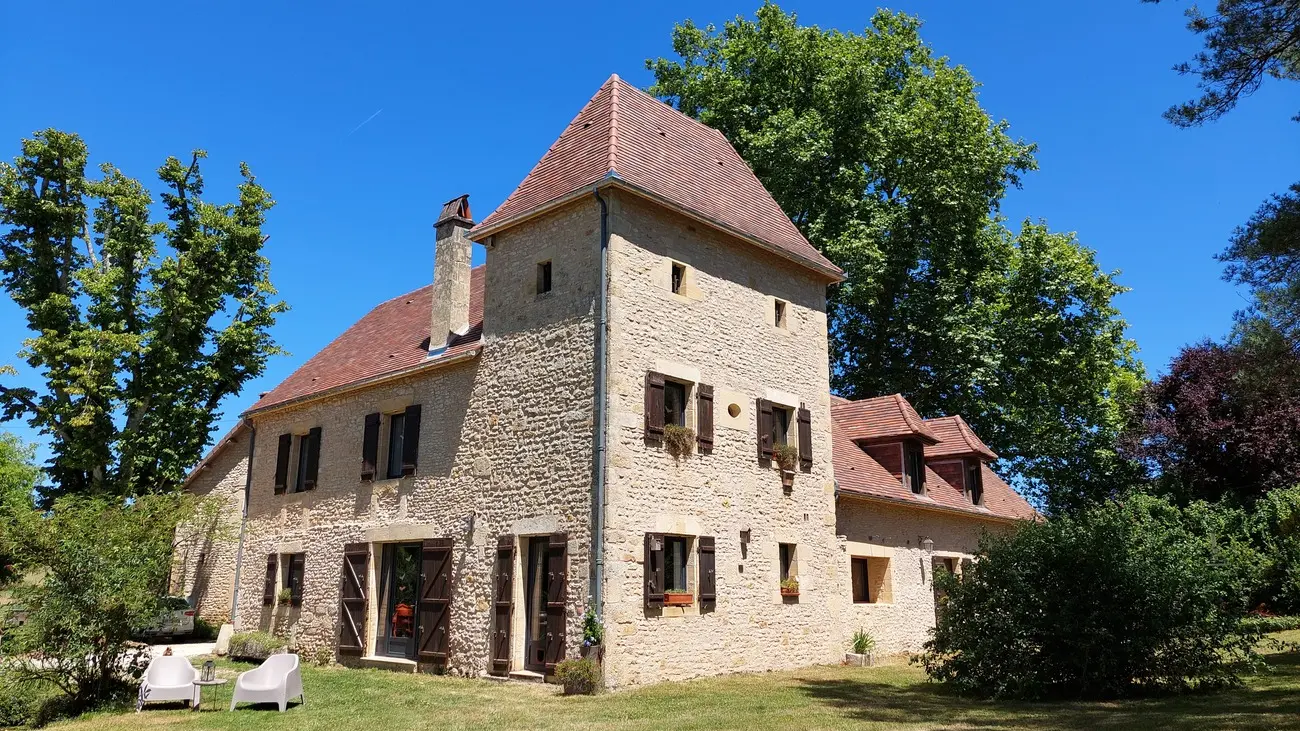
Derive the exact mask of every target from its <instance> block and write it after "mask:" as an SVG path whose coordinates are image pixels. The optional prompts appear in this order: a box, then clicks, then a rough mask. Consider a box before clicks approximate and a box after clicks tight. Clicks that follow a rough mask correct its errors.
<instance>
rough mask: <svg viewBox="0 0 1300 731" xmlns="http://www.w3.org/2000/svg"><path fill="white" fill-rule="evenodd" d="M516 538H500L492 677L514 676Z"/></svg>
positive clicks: (498, 545)
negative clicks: (512, 636) (512, 628)
mask: <svg viewBox="0 0 1300 731" xmlns="http://www.w3.org/2000/svg"><path fill="white" fill-rule="evenodd" d="M514 572H515V537H514V536H513V535H504V536H501V537H499V538H497V565H496V586H495V587H494V591H493V596H494V603H493V607H492V621H493V623H494V626H493V628H492V674H493V675H507V674H509V673H510V620H511V617H512V615H513V614H514V591H515V574H514Z"/></svg>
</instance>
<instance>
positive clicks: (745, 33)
mask: <svg viewBox="0 0 1300 731" xmlns="http://www.w3.org/2000/svg"><path fill="white" fill-rule="evenodd" d="M673 49H674V51H676V53H677V54H678V56H680V59H679V60H670V59H663V58H661V59H658V60H655V61H648V62H647V65H648V66H649V68H651V69H652V70H653V71H654V74H655V80H656V83H655V85H654V86H653V87H652V88H651V92H652V93H655V94H657V95H659V96H660V97H661V98H663V99H665V100H668V101H670V102H672V103H675V104H676V106H677V108H678V109H680V110H681V111H683V112H685V113H687V114H689V115H691V116H694V117H696V118H698V119H700V120H701V121H703V122H705V123H706V124H709V125H710V126H713V127H715V128H717V129H719V130H721V131H722V133H723V134H725V135H726V136H727V138H728V139H729V140H730V141H731V142H732V144H733V145H735V146H736V148H737V150H738V151H739V152H740V154H741V155H742V156H743V157H744V158H745V159H746V161H747V162H748V163H749V164H750V166H751V167H752V168H753V169H754V171H755V173H756V174H757V175H758V177H759V179H761V180H762V181H763V183H764V185H766V186H767V188H768V190H770V191H771V192H772V195H773V196H774V197H775V198H776V200H777V202H778V203H780V204H781V206H782V207H783V208H784V209H785V211H786V213H787V214H789V215H790V217H791V219H792V220H793V221H794V222H795V224H796V225H797V226H799V228H800V230H802V231H803V233H804V234H805V235H806V236H807V237H808V239H809V240H810V241H811V242H812V243H813V244H814V245H815V246H817V247H818V248H819V249H820V250H821V251H823V252H824V253H825V254H826V255H827V256H828V257H829V258H830V259H831V260H832V261H834V262H835V263H836V264H838V265H839V266H840V267H842V268H843V269H844V270H845V272H846V274H847V276H848V280H847V281H846V282H844V284H842V285H841V286H840V287H839V288H838V289H837V290H835V291H834V292H833V293H832V301H831V304H830V314H831V336H832V348H833V356H832V357H833V361H832V368H833V377H834V385H835V387H836V388H837V390H839V391H840V392H841V393H844V394H845V395H847V396H852V397H865V396H876V395H880V394H884V393H892V392H895V391H897V392H902V393H903V394H905V395H906V396H907V397H908V398H909V399H911V400H912V402H913V403H914V404H915V405H916V406H917V407H918V409H920V410H921V411H922V412H923V413H926V414H931V415H938V414H944V413H960V414H962V415H963V416H965V417H966V418H967V419H968V420H969V421H970V422H971V423H972V425H973V426H974V427H975V428H976V429H977V430H979V432H980V433H981V435H984V436H986V438H987V439H988V441H989V443H990V444H991V446H993V447H994V449H996V450H997V451H998V452H999V453H1000V454H1001V455H1002V456H1003V457H1004V458H1005V460H1006V462H1005V463H1004V466H1005V467H1009V468H1010V469H1011V470H1013V471H1014V472H1015V473H1016V474H1017V475H1018V476H1020V477H1022V478H1024V479H1025V480H1026V482H1027V483H1028V484H1029V485H1031V486H1034V487H1040V488H1041V487H1043V486H1045V485H1046V486H1049V487H1050V488H1051V490H1050V493H1049V495H1048V498H1049V503H1050V504H1051V505H1052V506H1053V507H1064V506H1065V505H1066V504H1068V503H1070V502H1072V501H1073V499H1074V497H1075V496H1077V495H1078V494H1079V492H1080V491H1081V490H1084V489H1085V488H1087V489H1088V490H1089V491H1092V492H1098V491H1099V492H1105V491H1107V490H1108V489H1109V488H1110V487H1111V486H1112V484H1111V483H1110V482H1107V481H1104V480H1098V479H1092V478H1099V477H1102V476H1108V477H1107V479H1110V478H1109V476H1114V475H1115V473H1116V470H1117V469H1119V468H1120V467H1122V466H1123V465H1122V461H1121V460H1119V458H1118V457H1117V456H1116V454H1115V451H1114V449H1113V437H1114V436H1115V434H1116V432H1117V429H1118V428H1119V426H1120V425H1121V424H1122V422H1123V419H1124V415H1125V414H1126V411H1127V408H1128V400H1129V399H1131V398H1132V396H1133V394H1134V393H1135V392H1136V390H1137V388H1138V387H1139V384H1140V380H1141V371H1140V369H1139V367H1138V365H1137V363H1136V361H1135V359H1134V357H1133V352H1134V346H1133V344H1132V342H1131V341H1129V340H1128V339H1127V338H1126V337H1125V334H1124V333H1125V324H1124V322H1123V321H1122V320H1121V319H1119V315H1118V312H1117V311H1116V309H1115V307H1114V305H1113V298H1114V297H1115V295H1117V294H1119V293H1120V292H1122V291H1123V288H1122V287H1120V286H1119V285H1118V284H1117V283H1116V282H1115V281H1114V275H1113V274H1110V273H1106V272H1104V271H1102V270H1101V269H1100V268H1099V267H1098V266H1097V264H1096V261H1095V258H1094V256H1093V254H1092V252H1091V251H1089V250H1087V249H1086V248H1084V247H1082V246H1081V245H1080V244H1079V243H1078V241H1077V240H1076V239H1075V237H1073V236H1072V235H1066V234H1059V233H1053V232H1051V231H1049V230H1048V229H1047V227H1046V225H1045V224H1042V223H1034V222H1025V223H1024V224H1023V225H1022V226H1021V227H1020V229H1019V231H1018V232H1014V233H1013V232H1011V231H1009V230H1008V229H1007V228H1006V226H1005V225H1003V222H1002V221H1001V220H1000V219H999V218H998V210H999V203H1000V201H1001V200H1002V198H1003V196H1004V194H1005V193H1006V191H1007V189H1008V188H1009V187H1011V186H1015V185H1018V184H1019V182H1020V176H1021V175H1022V174H1023V173H1025V172H1027V171H1030V170H1033V169H1034V168H1035V166H1036V163H1035V161H1034V157H1033V152H1034V147H1033V146H1032V145H1030V144H1027V143H1025V142H1022V141H1019V140H1016V139H1013V138H1012V137H1010V136H1009V135H1008V124H1007V123H1006V122H1004V121H1003V122H996V121H994V120H993V119H991V118H990V117H989V116H988V114H987V113H985V112H984V110H983V109H981V108H980V106H979V102H978V99H977V94H976V92H977V87H978V85H977V84H976V82H975V80H974V79H972V78H971V76H970V74H969V73H968V72H967V71H966V70H965V69H963V68H962V67H960V66H954V65H952V64H950V63H949V62H948V60H947V59H946V58H942V57H938V56H935V54H934V53H933V52H932V50H931V49H930V47H929V46H927V45H926V44H925V43H924V42H923V41H922V39H921V37H920V23H919V21H917V20H915V19H914V18H911V17H908V16H906V15H901V14H894V13H889V12H885V11H881V12H878V13H877V14H876V15H875V16H874V17H873V19H872V21H871V26H870V27H869V28H867V29H866V30H865V31H864V32H863V33H861V34H853V33H849V34H845V33H840V32H837V31H823V30H821V29H820V28H817V27H816V26H800V25H799V24H798V22H797V19H796V17H795V16H794V15H788V14H786V13H784V12H782V10H781V9H780V8H778V7H777V6H775V5H772V4H765V5H763V6H762V7H761V8H760V9H759V10H758V13H757V19H756V20H753V21H751V20H748V19H745V18H736V19H735V20H733V21H731V22H728V23H726V24H725V25H724V26H723V27H722V29H721V30H718V29H716V28H714V27H713V26H707V27H700V26H697V25H695V24H694V23H692V22H690V21H686V22H684V23H682V24H680V25H678V26H677V27H676V28H675V29H674V32H673ZM1121 481H1122V480H1121Z"/></svg>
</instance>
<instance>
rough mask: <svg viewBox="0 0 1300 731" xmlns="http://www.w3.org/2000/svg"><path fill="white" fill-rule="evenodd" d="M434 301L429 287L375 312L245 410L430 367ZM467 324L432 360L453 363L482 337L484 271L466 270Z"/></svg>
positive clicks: (477, 343) (398, 298)
mask: <svg viewBox="0 0 1300 731" xmlns="http://www.w3.org/2000/svg"><path fill="white" fill-rule="evenodd" d="M432 297H433V285H427V286H424V287H421V288H419V289H417V290H415V291H414V292H407V293H406V294H404V295H402V296H400V297H394V298H393V299H390V300H388V301H387V302H384V303H382V304H380V305H379V306H377V307H375V308H374V309H373V310H371V311H370V312H368V313H366V315H365V317H362V318H361V319H360V320H358V321H357V322H356V323H355V324H354V325H353V326H352V327H350V328H348V329H347V330H345V331H344V332H343V334H342V335H340V336H338V337H337V338H335V339H334V340H333V342H331V343H330V344H329V345H326V346H325V348H324V350H321V351H320V352H319V353H317V354H316V355H314V356H312V358H311V360H309V361H307V362H306V363H303V364H302V365H301V366H300V367H299V368H298V370H296V371H294V372H293V373H292V374H291V375H290V376H289V377H288V378H286V379H284V381H283V382H281V383H280V385H278V386H276V387H275V388H274V389H273V390H271V391H270V392H268V393H267V394H266V395H264V396H262V398H260V399H258V401H257V403H255V404H253V406H252V408H250V409H249V411H250V412H251V411H260V410H261V409H265V408H268V407H271V406H277V405H280V404H284V403H286V402H289V401H296V400H300V399H304V398H308V397H311V396H317V395H319V394H321V393H324V392H325V391H330V390H333V389H336V388H340V387H343V386H348V385H351V384H354V383H358V382H360V381H366V380H370V379H372V378H377V377H380V376H384V375H388V374H391V373H397V372H399V371H404V370H407V369H409V368H413V367H415V366H419V365H422V364H424V363H426V362H430V361H431V359H430V358H429V326H430V316H431V308H432V305H433V300H432ZM469 321H470V323H471V324H470V328H469V330H468V331H467V332H466V333H465V334H464V335H460V336H458V337H456V338H454V339H453V340H452V341H451V343H450V344H449V345H448V347H447V350H445V351H444V352H442V353H440V354H439V355H438V356H437V357H436V360H447V359H451V358H455V357H457V356H460V355H463V354H465V353H467V352H469V351H471V350H473V349H474V348H476V347H478V345H479V339H480V336H481V335H482V333H483V267H482V266H477V267H475V268H474V269H473V270H471V271H470V280H469Z"/></svg>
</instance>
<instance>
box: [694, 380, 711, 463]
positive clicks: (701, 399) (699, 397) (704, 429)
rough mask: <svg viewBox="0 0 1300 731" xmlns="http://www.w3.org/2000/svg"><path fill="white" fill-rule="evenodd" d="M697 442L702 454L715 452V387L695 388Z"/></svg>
mask: <svg viewBox="0 0 1300 731" xmlns="http://www.w3.org/2000/svg"><path fill="white" fill-rule="evenodd" d="M695 426H696V427H698V428H697V429H696V430H695V441H696V443H697V444H698V445H699V450H700V454H710V453H712V452H713V386H708V385H705V384H703V383H701V384H700V385H698V386H696V387H695Z"/></svg>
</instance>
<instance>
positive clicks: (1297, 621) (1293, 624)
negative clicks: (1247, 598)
mask: <svg viewBox="0 0 1300 731" xmlns="http://www.w3.org/2000/svg"><path fill="white" fill-rule="evenodd" d="M1242 624H1243V625H1244V626H1246V627H1249V628H1251V629H1252V630H1258V631H1260V632H1285V631H1287V630H1289V629H1300V617H1279V616H1255V615H1252V616H1250V617H1247V618H1246V619H1245V620H1243V621H1242Z"/></svg>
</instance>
